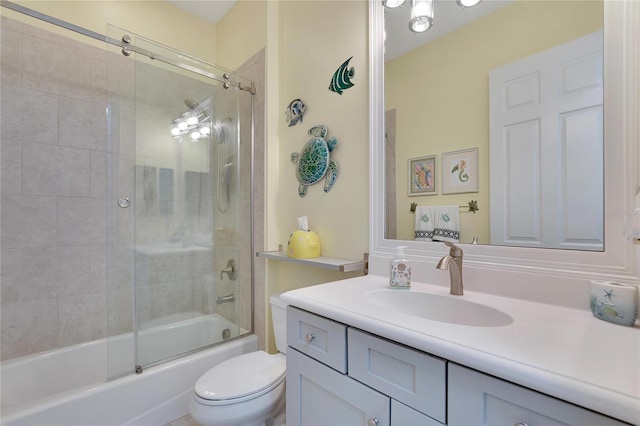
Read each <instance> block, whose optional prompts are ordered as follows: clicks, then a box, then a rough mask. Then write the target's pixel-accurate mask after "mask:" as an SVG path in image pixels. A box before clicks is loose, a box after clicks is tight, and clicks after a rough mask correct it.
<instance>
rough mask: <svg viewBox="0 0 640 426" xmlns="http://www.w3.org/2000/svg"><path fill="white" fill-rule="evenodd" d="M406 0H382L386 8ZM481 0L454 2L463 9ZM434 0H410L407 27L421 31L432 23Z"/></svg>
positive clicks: (415, 31)
mask: <svg viewBox="0 0 640 426" xmlns="http://www.w3.org/2000/svg"><path fill="white" fill-rule="evenodd" d="M405 1H406V0H382V5H383V6H384V7H385V8H387V9H397V8H399V7H400V6H402V5H403V4H404V3H405ZM481 1H482V0H456V4H457V5H458V6H460V7H461V8H463V9H465V8H468V7H474V6H476V5H478V4H479V3H480V2H481ZM434 2H435V0H411V19H410V20H409V29H410V30H411V31H413V32H414V33H423V32H425V31H427V30H428V29H429V28H431V26H432V25H433V9H434Z"/></svg>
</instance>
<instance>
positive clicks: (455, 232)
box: [433, 206, 460, 243]
mask: <svg viewBox="0 0 640 426" xmlns="http://www.w3.org/2000/svg"><path fill="white" fill-rule="evenodd" d="M434 213H435V214H434V218H435V220H436V223H435V228H434V229H433V241H449V242H451V243H457V242H460V220H459V211H458V206H440V207H434Z"/></svg>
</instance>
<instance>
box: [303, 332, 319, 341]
mask: <svg viewBox="0 0 640 426" xmlns="http://www.w3.org/2000/svg"><path fill="white" fill-rule="evenodd" d="M315 338H316V335H315V334H313V333H307V335H306V336H304V339H305V340H306V341H307V343H311V342H312V341H313V339H315Z"/></svg>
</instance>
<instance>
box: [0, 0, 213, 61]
mask: <svg viewBox="0 0 640 426" xmlns="http://www.w3.org/2000/svg"><path fill="white" fill-rule="evenodd" d="M16 3H18V4H20V5H22V6H25V7H28V8H30V9H34V10H37V11H38V12H41V13H44V14H46V15H49V16H53V17H55V18H58V19H62V20H64V21H67V22H70V23H72V24H75V25H78V26H81V27H84V28H86V29H89V30H92V31H95V32H97V33H99V34H103V35H106V34H107V24H111V25H114V26H116V27H119V28H122V29H125V30H129V31H132V32H133V33H135V34H137V35H140V36H143V37H145V38H149V39H151V40H154V41H156V42H158V43H161V44H164V45H167V46H170V47H173V48H174V49H178V50H182V51H184V52H189V53H190V54H191V55H194V56H197V57H199V58H202V59H205V60H207V61H209V62H214V63H215V62H216V27H215V25H213V24H211V23H209V22H207V21H205V20H203V19H201V18H199V17H197V16H194V15H191V14H189V13H187V12H185V11H183V10H182V9H179V8H177V7H175V6H173V5H172V4H170V3H167V2H165V1H133V0H120V1H85V0H74V1H29V0H27V1H25V0H18V1H16ZM1 13H2V14H3V15H6V16H9V17H11V18H13V19H19V20H22V21H24V22H27V23H29V24H31V25H35V26H41V27H42V26H43V25H45V26H46V24H41V23H39V22H36V20H35V19H31V18H28V19H30V20H28V21H25V20H24V18H23V17H22V15H19V14H16V13H13V12H12V11H9V10H7V9H5V8H1ZM46 28H47V29H50V30H51V29H52V27H51V26H48V27H46ZM66 35H67V36H70V35H69V34H66ZM85 41H86V40H85Z"/></svg>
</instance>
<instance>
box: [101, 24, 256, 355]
mask: <svg viewBox="0 0 640 426" xmlns="http://www.w3.org/2000/svg"><path fill="white" fill-rule="evenodd" d="M110 34H112V37H113V38H117V39H120V38H121V37H122V36H123V35H124V34H127V35H128V36H129V38H130V40H131V42H130V45H131V46H132V47H133V49H132V52H129V53H130V55H129V56H128V57H126V58H117V61H118V62H119V63H126V61H129V62H128V64H127V65H126V66H125V67H131V73H132V74H131V76H132V80H131V84H130V85H129V87H130V92H129V93H126V94H124V95H121V97H122V99H120V101H121V102H122V105H121V107H120V109H119V111H118V113H119V115H118V114H117V113H116V112H114V115H118V120H115V119H114V120H113V121H114V122H115V121H118V122H119V130H120V132H121V133H122V131H123V129H125V130H126V129H129V131H130V135H131V137H130V138H123V137H122V136H120V140H119V145H120V147H119V148H120V152H121V153H122V152H130V153H131V154H132V157H131V159H132V164H131V168H130V171H131V173H132V176H131V187H130V188H129V192H130V193H131V194H132V197H131V198H130V202H131V204H130V207H126V208H127V209H128V210H129V211H130V214H131V215H132V225H131V229H132V231H133V232H132V235H131V243H132V245H131V246H132V247H133V249H132V250H131V252H130V255H131V257H130V259H129V260H130V261H131V264H132V265H133V266H132V268H131V280H132V283H133V293H132V294H133V307H134V317H133V320H132V322H133V332H134V338H135V347H134V352H135V365H137V366H140V367H144V366H147V365H150V364H154V363H157V362H159V361H163V360H166V359H170V358H174V357H176V356H179V355H181V354H184V353H188V352H191V351H194V350H198V349H200V348H203V347H206V346H210V345H213V344H216V343H219V342H222V341H223V340H226V339H229V338H232V337H235V336H238V335H239V334H242V331H243V330H241V327H240V326H239V324H238V320H237V318H238V312H237V311H238V309H237V308H238V307H239V306H241V305H246V302H241V301H240V300H238V298H239V297H240V296H241V294H240V293H242V292H240V293H239V292H238V291H237V284H238V282H239V280H240V278H242V279H244V280H246V279H247V278H248V279H249V280H250V268H249V270H248V273H247V271H246V269H243V268H242V267H241V266H242V265H240V264H239V263H240V261H239V258H238V255H239V252H240V251H241V250H239V248H238V247H237V244H238V238H237V230H238V227H239V222H240V209H239V207H238V200H239V196H238V195H239V181H240V177H239V176H240V167H239V147H240V143H239V139H240V137H239V136H240V135H239V129H240V125H239V108H240V104H241V99H242V96H245V95H244V94H243V93H241V92H242V90H239V89H238V88H237V87H233V86H231V87H225V86H227V84H225V83H224V82H221V81H218V80H217V79H215V78H212V77H211V75H215V76H222V74H223V71H222V70H219V69H216V67H214V66H212V65H210V64H207V63H204V62H201V61H199V60H197V59H195V58H193V57H190V56H188V55H186V54H184V53H181V52H177V51H174V50H171V49H169V48H167V47H165V46H161V45H158V44H156V43H154V42H152V41H149V40H147V39H144V38H142V37H139V36H136V35H135V34H132V33H130V32H125V31H123V30H119V29H116V28H110ZM136 51H138V52H140V51H144V52H153V54H152V55H151V57H149V56H147V55H145V54H142V53H136ZM159 57H161V58H165V59H169V61H164V60H158V59H157V58H159ZM152 58H155V59H152ZM113 60H114V61H115V60H116V59H115V58H114V59H113ZM123 61H124V62H123ZM167 62H175V63H179V64H181V66H175V65H171V64H169V63H167ZM127 100H129V101H130V102H127ZM115 110H116V108H115V107H114V111H115ZM120 155H121V156H122V155H123V154H120ZM125 192H126V191H125ZM126 195H127V194H122V195H119V196H118V200H120V199H122V198H127V197H126ZM125 204H126V203H125ZM120 207H122V206H120ZM113 260H114V262H120V261H121V262H126V259H124V258H123V257H121V259H115V258H114V259H113ZM243 275H244V276H243ZM244 293H246V292H244ZM249 301H250V293H249ZM249 305H250V302H249Z"/></svg>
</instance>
